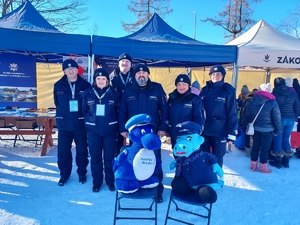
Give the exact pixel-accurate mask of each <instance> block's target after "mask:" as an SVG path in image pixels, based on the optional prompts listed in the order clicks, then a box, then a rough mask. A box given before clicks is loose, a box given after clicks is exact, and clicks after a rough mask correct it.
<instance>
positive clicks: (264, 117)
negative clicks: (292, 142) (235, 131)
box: [244, 91, 281, 135]
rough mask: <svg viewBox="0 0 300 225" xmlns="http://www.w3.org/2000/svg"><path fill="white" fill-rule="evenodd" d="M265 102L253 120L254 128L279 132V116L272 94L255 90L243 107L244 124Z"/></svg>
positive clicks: (250, 121)
mask: <svg viewBox="0 0 300 225" xmlns="http://www.w3.org/2000/svg"><path fill="white" fill-rule="evenodd" d="M263 103H265V105H264V106H263V108H262V110H261V111H260V113H259V114H258V116H257V118H256V120H255V122H254V130H257V131H260V132H272V131H273V133H274V134H275V135H278V134H279V133H280V132H281V117H280V111H279V107H278V104H277V102H276V101H275V97H274V95H272V94H270V93H268V92H265V91H257V92H256V93H255V94H254V96H253V98H252V99H250V100H249V103H248V105H247V106H246V108H245V117H244V118H245V120H246V121H245V124H248V123H252V122H253V120H254V118H255V116H256V115H257V113H258V111H259V109H260V107H261V106H262V104H263Z"/></svg>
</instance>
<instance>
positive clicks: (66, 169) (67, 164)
mask: <svg viewBox="0 0 300 225" xmlns="http://www.w3.org/2000/svg"><path fill="white" fill-rule="evenodd" d="M73 140H74V142H75V145H76V156H75V161H76V165H77V174H78V175H79V176H84V175H86V173H87V169H86V168H87V165H88V164H89V160H88V150H87V133H86V132H85V131H82V130H80V131H67V130H61V129H59V130H58V146H57V164H58V168H59V170H60V177H64V178H67V177H69V176H70V175H71V172H72V151H71V148H72V142H73Z"/></svg>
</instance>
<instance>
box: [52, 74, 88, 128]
mask: <svg viewBox="0 0 300 225" xmlns="http://www.w3.org/2000/svg"><path fill="white" fill-rule="evenodd" d="M90 86H91V84H90V83H89V82H87V81H86V80H84V79H83V78H81V77H80V76H79V75H77V81H76V82H75V100H78V112H70V107H69V101H70V100H72V92H71V88H70V85H69V83H68V79H67V76H66V75H64V76H63V77H62V78H61V79H60V80H58V81H57V82H56V83H55V84H54V90H53V94H54V103H55V106H56V124H57V127H58V129H61V130H67V131H78V130H85V129H84V122H83V119H84V118H83V114H82V109H81V107H82V96H81V94H83V93H84V92H85V91H86V90H87V89H88V88H89V87H90Z"/></svg>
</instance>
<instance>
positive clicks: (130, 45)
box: [92, 35, 237, 67]
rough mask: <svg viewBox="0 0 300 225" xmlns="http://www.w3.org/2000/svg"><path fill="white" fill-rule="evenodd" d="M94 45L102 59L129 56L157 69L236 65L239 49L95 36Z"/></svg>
mask: <svg viewBox="0 0 300 225" xmlns="http://www.w3.org/2000/svg"><path fill="white" fill-rule="evenodd" d="M92 42H93V44H92V52H93V53H94V54H96V55H100V57H102V58H105V57H111V58H117V57H118V56H119V55H120V54H122V53H124V52H126V53H128V54H130V55H131V56H132V57H133V58H134V59H137V60H139V61H140V62H143V61H144V62H146V63H148V65H150V64H151V63H156V64H155V66H189V67H195V66H209V65H214V64H216V63H220V64H225V63H233V62H235V61H236V55H237V46H224V45H196V44H179V43H168V42H147V41H139V40H133V39H125V38H111V37H103V36H95V35H94V36H93V37H92ZM161 61H163V62H161ZM165 61H167V62H165Z"/></svg>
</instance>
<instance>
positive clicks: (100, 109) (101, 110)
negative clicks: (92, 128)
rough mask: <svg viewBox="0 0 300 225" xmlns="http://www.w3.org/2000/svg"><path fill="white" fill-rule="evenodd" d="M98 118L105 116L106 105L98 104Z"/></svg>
mask: <svg viewBox="0 0 300 225" xmlns="http://www.w3.org/2000/svg"><path fill="white" fill-rule="evenodd" d="M96 116H105V105H101V104H97V108H96Z"/></svg>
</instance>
